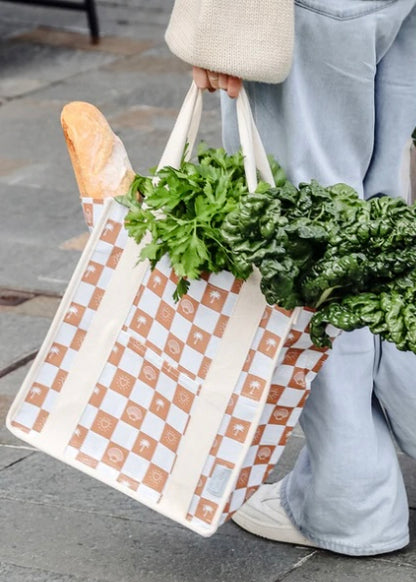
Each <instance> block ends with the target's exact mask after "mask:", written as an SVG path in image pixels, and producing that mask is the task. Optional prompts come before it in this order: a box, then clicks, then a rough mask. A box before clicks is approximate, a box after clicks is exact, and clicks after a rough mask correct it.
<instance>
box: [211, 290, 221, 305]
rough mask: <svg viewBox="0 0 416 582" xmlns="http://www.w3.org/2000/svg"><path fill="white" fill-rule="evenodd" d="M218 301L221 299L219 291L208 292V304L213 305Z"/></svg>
mask: <svg viewBox="0 0 416 582" xmlns="http://www.w3.org/2000/svg"><path fill="white" fill-rule="evenodd" d="M219 299H221V293H219V291H215V290H213V291H210V293H209V302H210V303H211V304H212V303H215V302H216V301H218V300H219Z"/></svg>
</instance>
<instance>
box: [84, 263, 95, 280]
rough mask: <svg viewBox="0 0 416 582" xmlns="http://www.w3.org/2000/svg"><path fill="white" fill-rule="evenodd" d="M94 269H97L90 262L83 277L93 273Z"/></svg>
mask: <svg viewBox="0 0 416 582" xmlns="http://www.w3.org/2000/svg"><path fill="white" fill-rule="evenodd" d="M96 270H97V269H96V267H95V266H94V265H92V264H91V263H90V264H89V265H88V267H87V268H86V269H85V274H84V277H85V278H88V277H89V276H90V275H93V274H94V273H95V271H96Z"/></svg>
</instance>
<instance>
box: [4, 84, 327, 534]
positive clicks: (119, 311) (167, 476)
mask: <svg viewBox="0 0 416 582" xmlns="http://www.w3.org/2000/svg"><path fill="white" fill-rule="evenodd" d="M201 99H202V98H201V92H200V91H199V90H198V89H197V88H196V87H195V85H192V87H191V89H190V91H189V93H188V95H187V97H186V99H185V102H184V105H183V107H182V109H181V111H180V114H179V116H178V119H177V122H176V124H175V127H174V129H173V131H172V134H171V137H170V139H169V141H168V144H167V146H166V149H165V152H164V154H163V156H162V160H161V164H160V165H161V166H164V165H173V166H178V165H179V163H180V159H181V156H182V153H183V150H184V146H185V142H186V141H187V140H189V141H190V142H193V141H194V140H195V137H196V134H197V128H198V125H199V118H200V114H201ZM237 106H238V118H239V128H240V133H241V143H242V147H243V150H244V154H245V162H246V173H247V180H248V184H249V187H250V191H253V190H254V189H255V187H256V179H257V176H256V167H257V168H259V169H260V172H261V173H262V174H263V176H264V177H265V179H268V180H270V181H272V177H271V172H270V168H269V166H268V162H267V157H266V155H265V153H264V150H263V148H262V146H261V142H260V138H259V136H258V133H257V130H256V129H255V127H254V122H253V119H252V116H251V112H250V108H249V103H248V100H247V97H246V95H245V93H242V95H241V96H240V97H239V99H238V104H237ZM84 208H85V210H86V215H87V217H88V220H89V221H90V223H91V224H92V225H93V228H92V233H91V236H90V239H89V241H88V243H87V245H86V248H85V250H84V252H83V254H82V256H81V258H80V261H79V263H78V265H77V267H76V269H75V272H74V274H73V277H72V279H71V281H70V283H69V286H68V289H67V291H66V293H65V295H64V297H63V299H62V302H61V304H60V307H59V308H58V311H57V313H56V317H55V319H54V320H53V322H52V325H51V328H50V330H49V332H48V334H47V337H46V339H45V341H44V343H43V345H42V347H41V349H40V351H39V353H38V355H37V357H36V359H35V361H34V363H33V365H32V367H31V369H30V371H29V373H28V375H27V377H26V379H25V381H24V383H23V385H22V387H21V389H20V391H19V393H18V394H17V397H16V399H15V401H14V403H13V405H12V407H11V409H10V411H9V414H8V417H7V426H8V428H9V429H10V430H11V432H12V433H13V434H15V435H16V436H17V437H19V438H20V439H22V440H24V441H26V442H28V443H29V444H31V445H33V446H34V447H37V448H38V449H40V450H42V451H44V452H45V453H48V454H49V455H52V456H53V457H55V458H57V459H59V460H61V461H63V462H64V463H67V464H68V465H71V466H72V467H75V468H77V469H79V470H81V471H83V472H84V473H86V474H88V475H90V476H92V477H94V478H96V479H99V480H100V481H102V482H103V483H106V484H107V485H110V486H111V487H114V488H115V489H118V490H119V491H121V492H122V493H124V494H126V495H129V496H130V497H132V498H134V499H136V500H137V501H139V502H141V503H143V504H145V505H147V506H148V507H150V508H152V509H154V510H156V511H158V512H160V513H162V514H163V515H165V516H167V517H169V518H171V519H173V520H175V521H177V522H178V523H181V524H182V525H184V526H186V527H188V528H190V529H192V530H194V531H195V532H198V533H199V534H201V535H204V536H209V535H211V534H213V533H214V532H215V531H216V529H217V528H218V527H219V525H221V524H222V523H223V522H224V521H225V520H226V519H228V518H229V517H230V515H231V514H232V512H234V511H236V510H237V509H238V508H239V507H240V506H241V504H242V503H244V501H245V500H246V499H247V498H248V497H249V496H250V495H251V494H252V493H253V492H254V491H255V489H256V488H257V487H258V486H259V485H260V484H261V483H262V482H263V481H264V479H265V478H266V476H267V475H268V473H269V472H270V470H271V469H272V468H273V466H274V465H275V463H276V462H277V460H278V459H279V457H280V455H281V453H282V451H283V449H284V446H285V444H286V441H287V437H288V435H289V434H290V432H291V430H292V429H293V427H294V426H295V424H296V422H297V419H298V417H299V414H300V412H301V409H302V406H303V404H304V402H305V399H306V396H307V393H308V391H309V387H310V382H311V381H312V379H313V378H314V376H315V375H316V373H317V371H318V370H319V368H320V366H321V365H322V363H323V361H324V359H325V357H326V352H325V351H324V350H321V349H318V348H316V347H314V346H313V345H312V344H311V341H310V338H309V335H308V333H307V328H308V323H309V320H310V317H311V312H310V311H309V310H307V309H296V310H295V311H293V312H288V311H285V310H283V309H280V308H278V307H271V306H268V305H267V304H266V303H265V300H264V298H263V295H262V294H261V292H260V288H259V275H258V273H257V272H255V273H254V274H253V275H252V276H251V277H250V279H249V280H248V281H247V282H244V283H242V282H241V281H237V280H235V279H234V277H233V276H232V275H231V274H230V273H227V272H221V273H219V274H215V275H214V274H210V275H207V276H206V277H205V278H204V279H202V280H199V281H192V283H191V286H190V289H189V293H188V294H187V295H186V296H184V297H183V298H182V299H181V300H180V301H179V302H178V303H175V302H174V301H173V299H172V293H173V291H174V289H175V285H176V281H177V279H176V277H175V275H174V273H173V272H172V269H171V267H170V264H169V261H168V260H167V259H164V260H162V261H160V263H159V264H158V265H157V268H156V269H154V270H153V271H151V270H150V268H149V265H148V263H147V262H140V263H137V258H138V255H139V252H140V247H139V246H138V245H137V244H136V243H135V242H134V241H133V240H132V239H131V238H128V236H127V233H126V230H125V229H124V226H123V220H124V216H125V214H126V208H124V207H123V206H121V205H120V204H119V203H117V202H116V201H114V200H113V199H111V198H110V199H106V200H105V201H104V202H103V201H100V203H97V202H96V201H94V200H84ZM143 244H145V243H143Z"/></svg>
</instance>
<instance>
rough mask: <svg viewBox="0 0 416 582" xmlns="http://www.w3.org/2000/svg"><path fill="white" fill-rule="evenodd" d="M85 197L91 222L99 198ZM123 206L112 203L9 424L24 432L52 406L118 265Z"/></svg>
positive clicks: (36, 426)
mask: <svg viewBox="0 0 416 582" xmlns="http://www.w3.org/2000/svg"><path fill="white" fill-rule="evenodd" d="M96 202H97V201H94V204H93V201H92V199H87V202H85V203H84V207H85V204H87V208H89V207H91V208H92V210H91V211H90V212H89V211H88V213H86V215H85V216H86V219H87V220H89V221H90V222H91V224H92V221H93V220H94V221H95V220H97V219H98V217H99V214H100V212H101V211H102V208H103V205H102V203H101V202H102V201H98V203H96ZM125 214H126V209H125V208H124V207H123V206H120V205H115V206H114V207H113V211H112V214H111V217H110V218H109V220H108V221H107V224H106V225H105V226H104V229H103V231H102V233H101V237H100V240H99V242H98V244H97V246H96V248H95V249H94V252H93V254H92V256H91V260H90V261H89V263H88V265H87V267H86V269H85V271H84V274H83V276H82V279H81V281H80V283H79V285H78V288H77V289H76V291H75V293H74V296H73V300H72V302H71V305H70V306H69V309H68V311H67V313H66V315H65V317H64V319H63V321H62V323H61V325H60V327H59V329H58V331H57V333H56V336H55V338H54V340H53V343H52V345H51V346H50V350H49V353H48V355H47V357H46V358H45V361H44V362H43V364H42V366H41V367H40V370H39V372H38V374H37V377H36V378H35V381H34V383H33V385H32V387H31V388H30V390H29V392H28V394H27V396H26V399H25V402H24V404H23V405H22V407H21V408H20V410H19V412H18V414H17V415H16V416H15V418H14V420H13V421H12V424H13V425H14V426H16V427H18V428H19V429H20V430H22V431H23V432H25V433H30V431H32V430H33V431H35V432H40V431H41V430H42V428H43V426H44V424H45V422H46V419H47V418H48V416H49V413H50V411H51V410H52V408H53V406H54V404H55V402H56V399H57V397H58V394H59V392H60V390H61V388H62V386H63V383H64V381H65V378H66V376H67V375H68V372H69V370H70V369H71V366H72V362H73V360H74V357H75V355H76V353H77V352H78V351H79V349H80V347H81V345H82V342H83V339H84V337H85V334H86V333H87V330H88V328H89V326H90V323H91V321H92V319H93V317H94V314H95V312H96V311H97V309H98V306H99V305H100V301H101V299H102V297H103V294H104V292H105V288H106V286H107V285H108V282H109V280H110V279H111V276H112V274H113V272H114V269H115V268H116V266H117V263H118V261H119V259H120V257H121V254H122V252H123V248H124V247H125V244H126V241H127V233H126V231H125V229H124V228H122V223H123V219H124V215H125Z"/></svg>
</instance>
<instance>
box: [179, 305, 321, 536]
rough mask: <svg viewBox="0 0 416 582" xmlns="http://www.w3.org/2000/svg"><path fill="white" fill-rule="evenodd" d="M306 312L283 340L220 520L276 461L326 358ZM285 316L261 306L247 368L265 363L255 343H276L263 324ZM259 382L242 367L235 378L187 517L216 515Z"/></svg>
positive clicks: (203, 519)
mask: <svg viewBox="0 0 416 582" xmlns="http://www.w3.org/2000/svg"><path fill="white" fill-rule="evenodd" d="M311 316H312V312H311V311H308V310H306V309H305V310H303V311H302V312H301V314H300V317H299V319H298V321H297V322H296V324H294V326H293V327H292V330H291V332H290V334H289V336H288V337H287V339H286V340H285V342H284V345H283V348H282V351H281V353H280V355H279V360H278V364H277V367H276V369H275V371H274V374H273V379H272V383H271V386H270V388H269V393H268V398H267V402H266V405H265V407H264V409H263V412H262V416H261V418H260V421H259V423H258V427H257V430H256V433H255V436H254V438H253V439H252V441H251V446H250V448H249V450H248V453H247V454H246V457H245V459H244V462H243V464H242V467H241V470H240V473H239V476H238V478H237V482H236V485H235V489H234V491H233V493H232V495H231V496H230V499H229V500H228V502H227V504H226V507H225V509H224V511H223V514H222V516H221V522H222V523H223V522H224V521H226V519H228V518H229V517H231V515H232V513H233V512H234V511H236V510H237V509H238V508H239V507H240V506H241V505H242V503H244V501H245V500H246V499H248V497H250V495H251V494H252V493H254V491H255V490H256V489H257V487H258V486H259V485H261V483H262V482H264V480H265V479H266V477H267V475H268V474H269V472H270V471H271V469H272V468H273V467H274V465H275V464H276V463H277V461H278V459H279V457H280V455H281V454H282V452H283V449H284V447H285V445H286V442H287V438H288V436H289V435H290V433H291V431H292V429H293V427H294V426H295V425H296V422H297V420H298V418H299V415H300V413H301V411H302V408H303V405H304V403H305V401H306V397H307V394H308V392H309V390H310V383H311V381H312V380H313V378H314V377H315V375H316V373H317V371H318V370H319V368H320V366H321V365H322V364H323V362H324V360H325V359H326V350H321V349H319V348H316V347H315V346H313V344H311V340H310V337H309V334H308V333H307V329H308V325H309V321H310V318H311ZM284 317H286V318H287V317H288V313H287V312H285V311H283V310H281V309H279V308H274V309H272V308H270V307H268V308H266V311H265V313H264V317H263V326H264V327H263V331H262V328H260V329H259V331H258V333H257V336H256V339H257V343H256V341H255V342H254V343H253V346H252V350H251V352H250V354H249V357H248V361H247V362H246V368H247V369H250V372H252V371H253V368H254V370H256V369H257V364H260V365H259V367H258V370H261V369H263V370H267V369H270V366H269V367H268V368H267V366H266V362H265V361H264V360H261V361H258V357H259V353H258V349H259V347H260V348H262V349H263V351H266V352H267V351H268V350H270V349H271V345H272V346H273V348H274V347H275V343H274V342H273V343H271V341H270V338H271V336H270V335H269V334H270V332H269V331H268V330H269V328H270V329H284V328H283V327H282V325H283V323H284V322H283V318H284ZM272 339H274V337H273V338H272ZM277 343H279V342H277ZM245 374H246V379H245V380H244V375H245ZM247 378H248V379H249V380H247ZM253 378H254V380H253ZM259 383H260V378H259V377H258V376H253V374H251V373H250V374H247V372H246V371H244V370H243V371H242V374H241V376H240V382H239V384H238V385H237V386H236V388H235V390H234V393H233V395H232V396H231V398H230V401H229V404H228V408H227V411H226V414H225V416H224V419H223V423H222V425H221V427H220V429H219V431H218V434H217V436H216V438H215V440H214V444H213V446H212V448H211V451H210V454H209V456H208V459H207V461H206V464H205V467H204V469H203V472H202V475H201V478H200V481H199V483H198V486H197V488H196V490H195V493H194V497H193V500H192V503H191V505H190V508H189V513H188V516H187V518H188V520H190V521H191V522H193V523H194V524H197V525H198V526H199V527H202V528H203V527H204V525H205V527H206V526H207V525H210V524H211V523H212V522H213V520H214V519H216V517H217V511H218V510H219V507H220V505H221V502H222V501H223V491H224V489H225V486H226V485H227V484H228V482H229V481H228V480H229V479H231V471H232V470H233V469H234V468H235V460H236V459H238V458H239V457H240V456H241V454H242V451H243V450H244V448H245V446H247V438H246V437H247V433H248V430H249V428H250V427H251V426H252V424H253V421H254V419H255V416H256V413H257V410H258V408H257V406H253V404H254V402H253V400H250V399H254V400H256V399H257V400H258V399H259V398H260V397H261V394H262V391H263V390H264V388H265V387H266V383H265V381H264V380H263V384H262V385H261V386H262V387H259ZM253 386H254V387H255V390H254V391H253ZM250 403H251V405H252V406H251V409H250ZM249 411H250V412H251V414H250V412H249ZM227 469H228V471H227Z"/></svg>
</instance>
